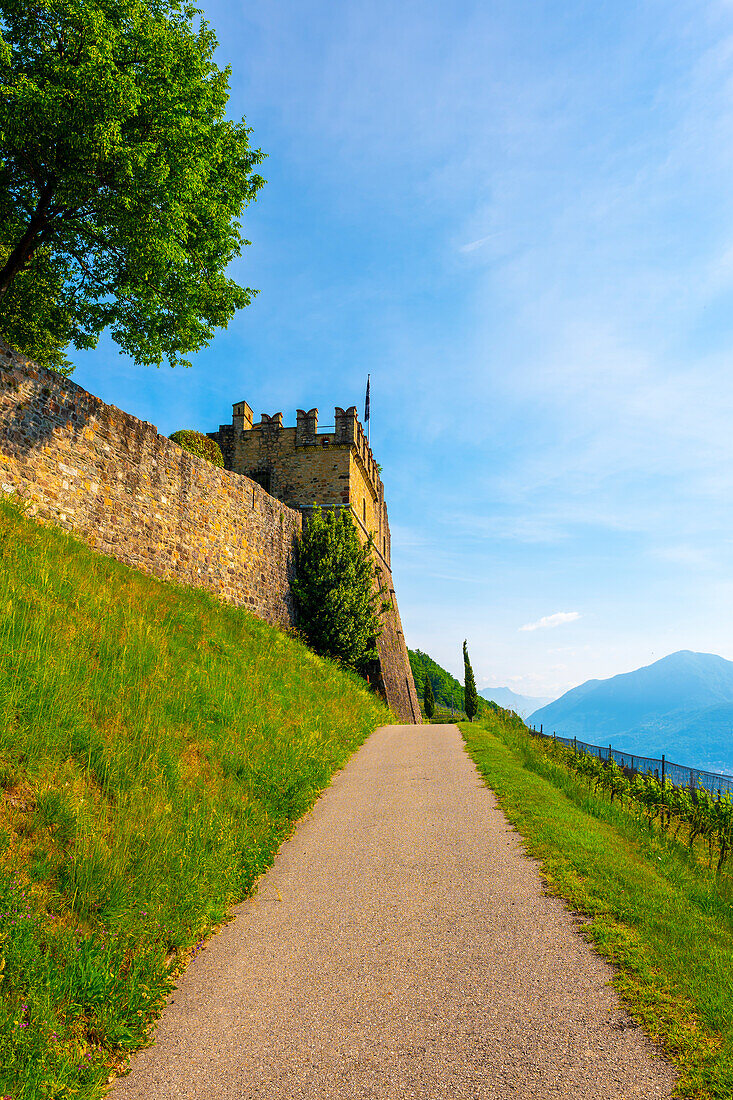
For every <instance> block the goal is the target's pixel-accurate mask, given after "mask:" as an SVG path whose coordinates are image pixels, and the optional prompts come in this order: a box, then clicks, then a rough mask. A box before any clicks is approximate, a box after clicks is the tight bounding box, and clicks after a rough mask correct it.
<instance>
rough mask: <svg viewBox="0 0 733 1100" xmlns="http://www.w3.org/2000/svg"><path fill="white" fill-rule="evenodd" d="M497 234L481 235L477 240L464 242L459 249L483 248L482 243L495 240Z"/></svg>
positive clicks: (464, 250) (473, 249) (462, 250)
mask: <svg viewBox="0 0 733 1100" xmlns="http://www.w3.org/2000/svg"><path fill="white" fill-rule="evenodd" d="M495 236H496V233H489V235H488V237H479V239H478V240H477V241H469V243H468V244H462V245H461V246H460V247H459V249H458V251H459V252H475V251H476V249H477V248H481V246H482V245H484V244H488V242H489V241H491V240H493V239H494V237H495Z"/></svg>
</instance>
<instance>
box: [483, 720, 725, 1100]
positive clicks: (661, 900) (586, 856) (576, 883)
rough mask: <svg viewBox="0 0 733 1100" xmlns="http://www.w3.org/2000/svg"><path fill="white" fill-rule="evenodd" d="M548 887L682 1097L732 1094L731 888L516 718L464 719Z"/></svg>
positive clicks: (716, 1098)
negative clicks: (580, 929) (609, 969)
mask: <svg viewBox="0 0 733 1100" xmlns="http://www.w3.org/2000/svg"><path fill="white" fill-rule="evenodd" d="M462 729H463V733H464V737H465V739H466V743H467V746H468V750H469V752H470V754H471V756H472V757H473V759H474V760H475V762H476V764H477V766H478V768H479V770H480V771H481V773H482V774H483V775H484V776H485V778H486V781H487V783H488V784H489V786H491V787H492V788H493V789H494V790H495V792H496V794H497V797H498V799H499V802H500V804H501V806H502V808H503V810H504V812H505V813H506V815H507V817H508V818H509V820H510V821H511V822H512V823H513V824H514V825H515V826H516V827H517V829H518V830H519V832H520V833H521V835H522V836H523V838H524V839H525V842H526V846H527V849H528V850H529V852H531V853H532V855H534V856H537V857H538V858H539V859H540V860H541V865H542V872H543V875H544V877H545V880H546V882H547V884H548V888H549V889H550V890H551V891H552V892H553V893H556V894H558V895H560V896H561V897H563V898H565V899H566V900H567V901H568V902H569V903H570V905H571V906H572V907H573V909H575V910H577V911H578V912H580V913H582V914H584V915H585V916H586V917H587V918H588V923H587V924H586V925H585V933H586V934H587V935H588V937H589V938H590V939H591V940H592V942H593V943H594V944H595V946H596V948H597V950H598V951H599V952H600V953H601V954H602V955H604V956H605V957H606V958H608V959H609V960H610V961H611V962H612V963H613V964H614V965H615V967H616V968H617V972H616V977H615V980H614V984H615V986H616V988H617V990H618V992H619V994H620V996H621V998H622V999H623V1001H624V1002H625V1004H626V1005H627V1007H628V1008H629V1010H630V1011H631V1012H632V1014H633V1015H634V1016H635V1017H636V1019H637V1020H638V1021H639V1022H640V1023H641V1024H642V1025H643V1027H644V1028H645V1029H646V1031H647V1032H648V1033H649V1034H650V1035H651V1036H653V1037H654V1038H655V1039H656V1040H657V1041H658V1042H659V1043H660V1044H661V1045H662V1046H663V1047H664V1049H665V1050H666V1052H667V1053H668V1055H669V1057H670V1058H671V1059H672V1060H673V1062H674V1063H675V1065H676V1067H677V1069H678V1071H679V1074H680V1076H679V1082H678V1085H677V1089H676V1095H677V1096H680V1097H688V1098H692V1097H695V1098H700V1100H702V1098H706V1100H730V1098H731V1096H733V889H732V888H731V882H730V879H728V878H727V877H726V876H717V875H716V874H715V873H714V872H712V871H708V870H707V869H706V868H705V867H702V866H700V864H699V862H698V861H697V860H696V859H695V857H694V855H693V856H692V857H690V856H689V855H687V854H686V852H685V849H684V847H683V846H682V845H681V844H677V843H675V842H673V841H671V840H669V839H667V838H666V837H664V836H663V835H662V834H661V833H659V832H658V831H657V830H655V829H650V828H649V826H648V825H647V824H646V823H645V822H644V820H643V817H642V816H641V815H636V814H634V813H629V812H628V811H626V810H625V809H624V808H623V807H620V806H618V805H617V804H616V803H613V804H612V803H610V802H609V801H608V800H607V799H605V798H604V797H602V796H599V797H596V796H595V795H594V794H593V793H592V790H591V789H590V788H589V786H588V785H587V784H586V783H585V782H583V781H582V780H579V779H578V778H577V777H575V776H573V775H571V774H570V773H569V772H568V770H567V769H566V768H563V767H562V765H561V764H560V763H558V762H557V761H554V760H553V759H552V758H551V757H550V756H548V754H547V753H546V752H544V751H543V749H542V747H541V746H540V745H538V744H537V743H536V742H535V741H534V739H532V738H530V736H529V735H528V734H527V733H526V732H523V731H522V730H520V729H519V728H518V727H517V726H516V724H514V725H509V724H508V723H504V722H503V721H502V720H501V718H500V717H490V718H488V719H487V720H484V721H482V722H481V723H476V724H473V725H468V724H465V725H463V726H462Z"/></svg>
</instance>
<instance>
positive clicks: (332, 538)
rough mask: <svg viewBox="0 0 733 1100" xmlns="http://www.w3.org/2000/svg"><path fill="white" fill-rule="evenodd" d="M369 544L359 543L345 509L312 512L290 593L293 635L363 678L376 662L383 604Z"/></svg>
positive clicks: (315, 509) (381, 591) (349, 514)
mask: <svg viewBox="0 0 733 1100" xmlns="http://www.w3.org/2000/svg"><path fill="white" fill-rule="evenodd" d="M371 551H372V544H371V540H369V541H368V542H367V543H365V544H363V545H362V544H361V543H360V542H359V538H358V535H357V533H356V528H355V527H354V523H353V521H352V519H351V513H350V512H349V510H348V508H341V509H340V510H339V511H338V512H335V511H333V510H329V511H326V512H323V511H322V510H321V509H320V508H314V509H313V513H312V515H311V518H310V519H309V521H308V523H307V524H306V525H305V527H304V530H303V534H302V536H301V539H300V543H299V547H298V575H297V578H296V580H295V581H294V582H293V593H294V595H295V605H296V610H297V615H298V631H299V633H301V634H302V635H303V637H304V638H305V640H306V641H307V642H308V644H309V645H310V646H311V648H312V649H314V650H315V651H316V653H319V654H321V656H324V657H332V658H334V659H336V660H337V661H339V662H340V663H341V664H343V665H346V666H347V667H348V668H353V669H355V670H356V671H357V672H365V671H366V670H367V669H368V666H369V665H370V663H371V662H372V661H374V660H376V657H377V647H376V640H377V638H378V637H379V634H380V633H381V621H380V613H381V612H383V611H385V610H387V609H388V608H389V606H390V604H389V601H388V600H387V601H384V600H383V598H382V597H383V589H382V587H381V585H380V584H379V574H378V570H377V568H376V566H375V564H374V559H373V557H372V552H371Z"/></svg>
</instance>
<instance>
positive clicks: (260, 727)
mask: <svg viewBox="0 0 733 1100" xmlns="http://www.w3.org/2000/svg"><path fill="white" fill-rule="evenodd" d="M391 720H392V719H391V716H390V714H389V712H388V711H387V709H386V708H385V707H384V706H383V705H382V704H381V702H380V701H379V700H378V699H377V698H376V697H375V696H374V695H372V694H370V692H369V691H368V690H367V689H366V687H365V685H364V683H363V682H362V681H361V680H359V679H357V678H356V677H355V676H351V675H349V674H346V673H344V672H343V671H341V670H340V669H338V668H337V667H335V666H334V665H333V664H330V663H328V662H326V661H323V660H320V659H319V658H316V657H315V656H314V655H313V654H311V653H310V652H309V651H308V650H307V649H306V648H305V647H304V646H303V645H302V644H301V643H299V642H298V641H296V640H294V639H292V638H290V637H288V636H287V635H286V634H284V633H282V632H280V631H278V630H276V629H273V628H271V627H269V626H267V625H266V624H265V623H262V622H260V621H259V620H257V619H255V618H253V617H252V616H251V615H249V614H248V613H247V612H244V611H242V610H239V609H236V608H233V607H228V606H226V605H223V604H220V603H219V602H217V601H216V600H214V599H213V598H211V597H209V596H207V595H206V594H205V593H203V592H201V591H199V590H194V589H184V588H181V587H177V586H174V585H170V584H164V583H162V582H159V581H156V580H154V579H152V578H149V577H146V576H144V575H142V574H141V573H138V572H136V571H134V570H132V569H128V568H126V567H124V566H122V565H119V564H118V563H116V562H114V561H112V560H110V559H108V558H105V557H101V556H99V555H95V554H93V553H92V552H91V551H89V550H88V549H87V548H86V547H84V546H83V545H81V544H80V543H78V542H76V541H75V540H73V539H72V538H70V537H68V536H67V535H65V534H63V533H62V532H60V531H58V530H55V529H45V528H42V527H40V526H38V525H37V524H35V523H34V522H32V521H30V520H29V519H27V518H25V517H23V516H22V515H21V514H20V513H19V511H18V510H17V509H16V508H15V507H14V506H13V505H10V504H8V503H5V504H2V505H0V1095H2V1094H5V1096H9V1097H12V1100H31V1098H32V1100H40V1098H45V1097H49V1098H51V1097H54V1098H56V1097H58V1098H61V1097H97V1096H100V1095H101V1094H102V1092H103V1086H104V1084H105V1083H106V1082H107V1079H108V1076H109V1074H110V1072H112V1071H114V1070H115V1069H117V1068H119V1067H120V1066H121V1065H122V1064H123V1063H124V1060H125V1058H126V1056H127V1053H128V1052H129V1051H130V1050H131V1049H133V1048H135V1047H137V1046H139V1045H141V1044H142V1043H144V1042H145V1041H146V1036H147V1033H148V1030H149V1028H150V1024H151V1021H152V1020H153V1019H154V1018H155V1016H156V1014H157V1013H158V1012H159V1010H160V1007H161V1005H162V1002H163V1000H164V998H165V995H166V993H167V991H168V990H169V988H170V986H171V982H172V977H173V975H174V974H175V972H176V970H177V969H179V968H180V967H181V966H182V965H183V964H184V963H185V961H186V959H187V958H188V957H189V956H190V954H191V953H192V952H195V951H196V950H197V949H198V947H199V946H200V945H201V942H202V940H203V939H204V937H206V935H207V934H208V933H209V932H210V931H211V930H212V928H213V927H215V926H216V925H217V923H220V922H221V921H222V920H224V919H225V917H226V914H227V911H228V910H229V908H230V907H231V905H232V904H233V903H234V902H236V901H238V900H240V899H242V898H243V897H245V896H246V895H247V894H248V893H249V892H251V890H252V888H253V885H254V883H255V881H256V879H257V877H258V875H260V874H261V872H262V871H263V870H264V869H265V868H266V867H267V866H268V865H269V864H270V863H271V861H272V859H273V856H274V853H275V852H276V850H277V848H278V846H279V844H280V843H281V841H282V840H283V838H284V837H286V836H287V835H288V834H289V832H290V831H291V830H292V827H293V822H295V821H296V820H297V819H298V818H299V817H300V816H301V815H302V814H303V813H304V812H305V811H306V810H307V809H308V808H309V807H310V806H311V805H312V804H313V802H314V801H315V799H316V798H317V796H318V794H319V792H320V791H321V790H322V789H323V788H324V787H325V786H326V785H327V784H328V782H329V780H330V778H331V775H332V774H333V772H334V770H335V769H337V768H339V767H340V766H341V765H343V763H344V762H345V761H346V759H347V758H348V756H349V755H350V754H351V753H352V752H353V751H354V749H355V748H356V747H357V746H358V745H359V744H360V743H361V742H362V741H363V740H364V739H365V737H367V735H368V734H369V733H370V732H371V731H372V730H373V729H374V728H375V727H376V726H378V725H381V724H384V723H386V722H389V721H391Z"/></svg>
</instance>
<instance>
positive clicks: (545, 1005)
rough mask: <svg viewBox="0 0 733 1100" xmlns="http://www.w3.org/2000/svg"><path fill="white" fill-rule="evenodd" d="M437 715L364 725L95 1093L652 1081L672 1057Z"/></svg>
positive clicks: (227, 1093)
mask: <svg viewBox="0 0 733 1100" xmlns="http://www.w3.org/2000/svg"><path fill="white" fill-rule="evenodd" d="M611 974H612V972H611V970H610V968H609V967H608V966H607V965H606V963H604V962H603V961H602V960H601V959H600V958H598V957H597V956H596V955H595V954H594V953H593V952H592V951H591V949H590V947H589V946H588V945H587V944H586V943H585V941H584V940H583V939H582V938H581V937H580V936H579V935H578V933H577V931H576V928H575V925H574V922H573V918H572V916H571V914H570V913H568V912H567V911H566V910H565V909H564V908H563V906H562V904H561V902H559V901H558V900H557V899H555V898H551V897H547V896H545V895H544V894H543V892H542V884H541V881H540V877H539V874H538V871H537V865H536V864H535V863H534V862H533V861H532V860H529V859H527V858H526V857H525V856H524V855H523V854H522V850H521V847H520V844H519V843H518V841H517V839H516V834H514V832H513V830H512V829H511V828H510V826H509V825H508V824H507V822H506V820H505V818H504V816H503V815H502V813H501V812H500V811H499V810H498V809H497V806H496V801H495V798H494V796H493V794H492V792H491V791H489V790H487V789H486V788H485V787H484V786H483V784H482V781H481V779H480V777H479V775H478V773H477V771H476V769H475V767H474V765H473V763H472V761H471V760H470V759H469V757H468V756H467V755H466V753H465V752H464V751H463V743H462V741H461V736H460V733H459V731H458V729H457V728H456V727H455V726H429V725H424V726H389V727H386V728H384V729H381V730H378V731H377V732H376V733H375V734H374V735H373V736H372V737H371V738H370V739H369V741H368V742H367V743H366V744H365V745H364V746H363V747H362V749H361V750H360V751H359V752H358V753H357V754H356V755H355V756H354V757H352V759H351V761H350V762H349V764H348V765H347V767H346V768H345V769H344V771H343V772H341V773H340V774H339V775H338V776H337V777H336V778H335V780H334V783H333V785H332V786H331V787H330V788H329V789H328V790H327V791H326V792H325V793H324V795H323V796H322V798H321V799H320V801H319V802H318V804H317V805H316V807H315V809H314V810H313V811H312V812H311V813H310V814H308V815H307V816H306V817H305V818H304V819H303V821H302V822H301V823H300V825H299V827H298V829H297V832H296V833H295V835H294V836H293V838H292V839H291V840H290V841H288V843H287V844H285V845H284V847H283V848H282V850H281V852H280V854H279V855H278V857H277V860H276V862H275V865H274V866H273V867H272V869H271V870H270V871H269V872H268V873H267V874H266V875H265V876H264V878H263V879H262V881H261V884H260V890H259V893H258V894H257V895H256V896H255V897H254V898H253V899H251V900H249V901H247V902H245V903H244V904H243V905H241V906H239V908H238V910H237V917H236V920H234V921H232V922H231V923H230V924H228V925H227V926H226V927H225V928H224V929H223V930H222V932H221V933H220V934H219V935H217V936H216V937H214V939H213V940H212V941H211V943H210V945H209V947H208V948H207V949H206V950H205V951H204V952H202V954H201V955H200V956H199V957H198V958H197V959H195V961H194V962H193V963H192V964H191V965H190V967H189V968H188V970H187V972H186V974H185V975H184V977H183V978H182V980H181V982H180V985H179V987H178V989H177V990H176V991H175V993H174V994H173V996H172V999H171V1003H170V1004H169V1006H168V1008H167V1009H166V1011H165V1013H164V1015H163V1018H162V1020H161V1022H160V1026H159V1028H158V1037H157V1041H156V1043H155V1045H154V1046H153V1047H151V1048H149V1049H148V1050H145V1051H143V1052H142V1053H141V1054H139V1055H137V1056H136V1057H135V1059H134V1060H133V1067H132V1072H131V1073H130V1075H129V1076H128V1077H126V1078H123V1079H121V1080H119V1081H118V1082H117V1083H116V1085H115V1086H114V1087H113V1090H112V1097H113V1100H133V1098H135V1100H163V1098H165V1100H169V1098H174V1097H175V1098H183V1097H185V1098H187V1100H194V1098H195V1100H204V1098H205V1100H254V1098H255V1097H256V1098H258V1100H329V1098H334V1100H351V1098H358V1100H366V1098H370V1100H371V1098H374V1100H377V1098H378V1100H397V1098H398V1097H399V1098H404V1100H439V1098H442V1097H445V1098H450V1100H463V1098H469V1097H470V1098H472V1100H509V1098H512V1100H525V1098H526V1100H529V1098H530V1097H531V1098H532V1100H537V1098H538V1097H541V1098H545V1097H563V1098H568V1100H570V1098H572V1100H621V1098H625V1100H630V1098H632V1097H638V1098H639V1100H641V1098H643V1100H656V1098H660V1100H661V1098H665V1097H669V1095H670V1090H671V1087H672V1084H673V1081H674V1074H673V1071H672V1069H671V1067H670V1066H669V1064H668V1063H667V1062H665V1061H664V1060H663V1059H662V1058H661V1057H659V1056H658V1055H656V1054H655V1050H654V1048H653V1046H652V1044H651V1043H650V1042H649V1041H648V1040H647V1039H646V1038H645V1036H644V1035H643V1034H642V1032H641V1031H640V1030H638V1029H637V1028H634V1027H633V1026H629V1024H630V1021H629V1020H628V1019H627V1017H626V1015H625V1013H624V1012H623V1011H622V1010H621V1009H620V1008H619V1004H618V1001H617V999H616V996H615V994H614V992H613V990H612V989H610V988H609V985H608V982H609V980H610V978H611Z"/></svg>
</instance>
